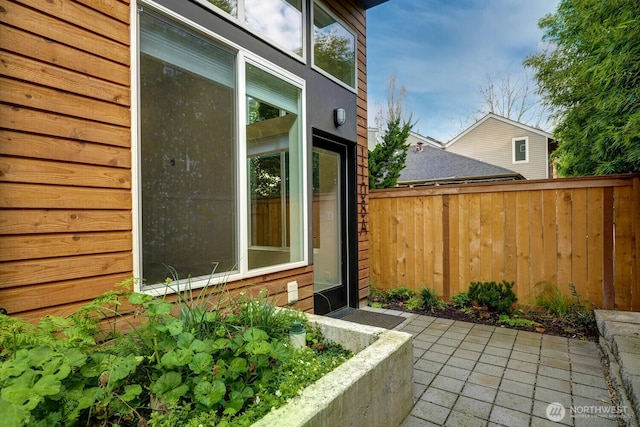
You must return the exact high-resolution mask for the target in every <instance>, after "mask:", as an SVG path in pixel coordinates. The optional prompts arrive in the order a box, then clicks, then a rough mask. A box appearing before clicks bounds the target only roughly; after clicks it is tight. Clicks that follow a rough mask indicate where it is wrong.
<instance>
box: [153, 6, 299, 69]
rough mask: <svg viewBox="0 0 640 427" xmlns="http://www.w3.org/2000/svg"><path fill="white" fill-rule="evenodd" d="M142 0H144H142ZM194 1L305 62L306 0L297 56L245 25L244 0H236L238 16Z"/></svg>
mask: <svg viewBox="0 0 640 427" xmlns="http://www.w3.org/2000/svg"><path fill="white" fill-rule="evenodd" d="M143 1H144V0H143ZM193 1H195V2H196V3H198V4H200V5H201V6H202V7H205V8H207V9H209V10H211V11H212V12H214V13H215V14H216V15H218V16H220V17H222V18H223V19H226V20H227V21H230V22H232V23H233V24H235V25H238V26H240V27H241V28H242V29H244V30H246V31H248V32H249V33H251V34H253V35H254V36H256V37H258V38H259V39H260V40H264V41H266V42H267V43H269V44H270V45H272V46H274V47H275V48H277V49H278V50H280V51H282V52H284V53H286V54H287V55H289V56H291V57H292V58H294V59H296V60H298V61H300V62H302V63H303V64H306V63H307V50H308V49H307V33H308V32H307V31H306V29H307V27H308V24H307V16H308V14H307V1H306V0H302V11H301V13H302V22H301V26H302V27H301V28H302V40H301V43H302V55H301V56H298V55H296V54H295V52H293V51H291V50H289V49H288V48H287V47H285V46H283V45H281V44H280V43H278V42H276V41H275V40H273V39H271V38H269V37H267V36H266V35H265V34H262V33H260V32H259V31H256V30H255V29H253V28H252V27H250V26H249V25H247V23H246V22H245V5H244V0H237V1H238V16H237V17H236V16H233V15H231V14H229V13H227V12H225V11H224V10H222V9H220V8H219V7H218V6H216V5H214V4H213V3H210V2H209V1H207V0H193Z"/></svg>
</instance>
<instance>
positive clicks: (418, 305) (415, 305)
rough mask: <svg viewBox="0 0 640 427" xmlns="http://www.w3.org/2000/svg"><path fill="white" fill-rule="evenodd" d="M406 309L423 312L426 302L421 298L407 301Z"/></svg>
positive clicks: (415, 297) (417, 297) (416, 297)
mask: <svg viewBox="0 0 640 427" xmlns="http://www.w3.org/2000/svg"><path fill="white" fill-rule="evenodd" d="M405 307H407V309H408V310H422V309H423V308H424V300H423V299H422V297H419V296H414V297H411V298H409V299H408V300H407V303H406V304H405Z"/></svg>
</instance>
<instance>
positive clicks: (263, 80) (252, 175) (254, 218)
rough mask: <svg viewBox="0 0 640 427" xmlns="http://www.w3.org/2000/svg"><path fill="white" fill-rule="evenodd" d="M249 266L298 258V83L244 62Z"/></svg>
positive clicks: (300, 247)
mask: <svg viewBox="0 0 640 427" xmlns="http://www.w3.org/2000/svg"><path fill="white" fill-rule="evenodd" d="M246 79H247V81H246V85H247V110H248V111H247V122H246V123H247V170H248V174H249V177H248V186H249V189H248V194H249V214H248V220H249V224H248V226H249V254H248V261H249V268H250V269H254V268H260V267H267V266H272V265H278V264H285V263H290V262H296V261H301V260H302V259H303V249H304V248H303V235H304V229H303V221H302V218H303V208H304V206H303V183H304V179H303V172H302V164H303V156H302V151H303V150H302V143H301V120H300V95H301V91H300V89H299V88H298V87H296V86H293V85H291V84H289V83H287V82H285V81H284V80H281V79H279V78H278V77H276V76H274V75H272V74H270V73H267V72H266V71H264V70H262V69H261V68H258V67H256V66H254V65H251V64H247V66H246Z"/></svg>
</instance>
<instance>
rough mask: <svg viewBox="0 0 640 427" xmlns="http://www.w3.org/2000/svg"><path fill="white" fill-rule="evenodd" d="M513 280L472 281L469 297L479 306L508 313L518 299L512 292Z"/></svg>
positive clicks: (499, 312)
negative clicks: (498, 281) (499, 281)
mask: <svg viewBox="0 0 640 427" xmlns="http://www.w3.org/2000/svg"><path fill="white" fill-rule="evenodd" d="M513 286H514V283H513V282H506V281H504V280H503V281H502V282H501V283H496V282H473V283H471V285H470V286H469V298H470V299H471V301H473V302H475V303H476V304H478V305H479V306H483V307H487V309H488V310H489V311H492V312H495V313H498V314H510V313H511V311H512V306H513V304H514V303H515V302H516V301H517V300H518V298H517V297H516V294H515V293H514V292H513V289H512V288H513Z"/></svg>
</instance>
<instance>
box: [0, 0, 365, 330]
mask: <svg viewBox="0 0 640 427" xmlns="http://www.w3.org/2000/svg"><path fill="white" fill-rule="evenodd" d="M329 6H330V7H331V8H332V10H334V12H335V13H336V14H337V15H338V16H339V17H340V18H341V19H343V20H344V21H345V22H346V23H348V24H349V25H351V26H352V27H353V28H354V29H355V30H356V31H357V33H358V102H357V110H358V113H357V114H358V191H359V193H358V197H359V201H360V200H362V205H361V209H362V210H361V211H360V212H359V214H360V216H359V218H361V222H360V223H359V233H358V240H359V270H360V280H359V291H360V297H361V298H364V297H366V295H368V284H369V279H368V276H369V270H368V265H369V264H368V235H367V229H368V218H367V212H366V209H367V204H366V201H367V200H366V197H367V192H368V189H367V185H366V183H367V164H366V161H367V111H366V104H367V99H366V68H365V67H366V53H365V46H366V43H365V40H366V34H365V10H364V9H363V8H362V7H361V6H359V5H358V4H356V3H354V2H338V1H331V2H329ZM130 7H131V5H130V3H129V1H128V0H111V1H104V0H77V1H73V0H50V1H46V2H43V1H38V0H12V1H9V0H0V60H1V62H0V64H1V66H2V69H1V72H0V279H1V280H0V307H2V308H5V309H7V311H8V312H9V313H10V314H17V315H20V316H22V317H25V318H29V319H33V320H35V319H37V318H39V317H41V316H42V315H45V314H57V315H64V314H68V313H70V312H71V311H73V310H75V309H77V308H78V307H79V306H81V305H82V304H83V303H85V302H87V301H88V300H90V299H92V298H93V297H95V296H97V295H99V294H101V293H103V292H105V291H107V290H110V289H113V287H114V285H115V284H116V283H118V282H121V281H124V280H126V279H129V278H131V276H132V274H133V251H134V250H135V248H134V247H133V237H132V230H133V227H132V209H133V200H132V198H133V197H132V188H131V186H132V179H131V178H132V169H131V168H132V164H131V159H132V153H131V134H132V130H131V111H130V107H131V98H132V94H131V64H130V57H131V52H130V26H129V19H130ZM292 280H297V281H298V283H299V286H300V289H299V295H300V301H299V302H298V303H297V304H296V306H297V307H298V308H300V309H302V310H305V311H312V310H313V267H312V266H309V267H304V268H297V269H293V270H287V271H282V272H279V273H274V274H268V275H262V276H259V277H255V278H250V279H245V280H242V281H238V282H235V283H231V284H229V288H230V289H231V290H232V291H234V292H239V291H240V290H241V289H246V288H251V289H258V288H264V287H267V288H269V289H270V291H271V293H273V294H279V293H280V292H286V284H287V282H290V281H292ZM281 297H282V298H284V297H283V296H282V295H279V296H276V298H280V299H282V298H281ZM285 299H286V298H285ZM278 301H280V300H279V299H278ZM285 302H286V301H282V303H283V304H284V303H285Z"/></svg>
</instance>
